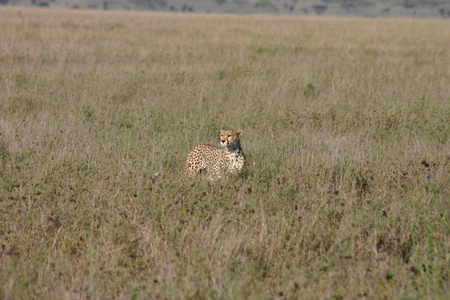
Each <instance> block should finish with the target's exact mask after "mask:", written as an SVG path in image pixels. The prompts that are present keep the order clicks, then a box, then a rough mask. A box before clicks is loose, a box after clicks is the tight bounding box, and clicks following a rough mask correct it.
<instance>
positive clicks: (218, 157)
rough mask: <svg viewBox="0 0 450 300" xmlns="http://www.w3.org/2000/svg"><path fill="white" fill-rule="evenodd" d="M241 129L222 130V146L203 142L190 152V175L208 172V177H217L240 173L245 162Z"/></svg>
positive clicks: (188, 165)
mask: <svg viewBox="0 0 450 300" xmlns="http://www.w3.org/2000/svg"><path fill="white" fill-rule="evenodd" d="M241 136H242V131H241V130H236V131H234V130H226V131H225V130H221V131H220V144H221V146H222V148H220V147H216V146H212V145H207V144H201V145H198V146H197V147H195V148H194V149H193V150H192V151H191V152H189V154H188V156H187V159H186V169H187V174H188V176H189V177H193V176H195V175H196V174H198V173H203V172H206V173H207V174H208V178H210V179H216V178H220V177H222V175H225V174H228V173H239V172H240V171H241V170H242V168H243V167H244V164H245V155H244V152H243V151H242V148H241Z"/></svg>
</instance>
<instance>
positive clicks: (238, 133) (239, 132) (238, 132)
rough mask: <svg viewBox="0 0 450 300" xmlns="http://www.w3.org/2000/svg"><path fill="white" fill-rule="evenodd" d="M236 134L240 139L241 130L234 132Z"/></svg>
mask: <svg viewBox="0 0 450 300" xmlns="http://www.w3.org/2000/svg"><path fill="white" fill-rule="evenodd" d="M236 133H237V135H238V136H239V137H241V136H242V130H240V129H239V130H236Z"/></svg>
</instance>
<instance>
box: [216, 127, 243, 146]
mask: <svg viewBox="0 0 450 300" xmlns="http://www.w3.org/2000/svg"><path fill="white" fill-rule="evenodd" d="M241 135H242V130H236V131H235V130H221V131H220V144H221V145H222V146H224V147H229V146H235V145H237V144H239V141H240V139H241Z"/></svg>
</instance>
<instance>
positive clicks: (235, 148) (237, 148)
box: [227, 142, 242, 156]
mask: <svg viewBox="0 0 450 300" xmlns="http://www.w3.org/2000/svg"><path fill="white" fill-rule="evenodd" d="M227 150H228V153H230V154H232V155H234V156H239V155H241V153H242V148H241V143H240V142H238V143H236V144H234V145H232V146H227Z"/></svg>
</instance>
